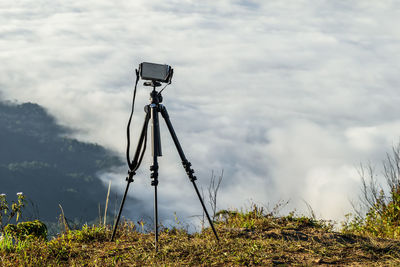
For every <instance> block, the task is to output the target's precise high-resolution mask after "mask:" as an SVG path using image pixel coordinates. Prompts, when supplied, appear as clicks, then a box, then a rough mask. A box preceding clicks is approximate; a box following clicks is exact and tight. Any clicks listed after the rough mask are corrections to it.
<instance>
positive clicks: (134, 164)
mask: <svg viewBox="0 0 400 267" xmlns="http://www.w3.org/2000/svg"><path fill="white" fill-rule="evenodd" d="M149 120H150V114H149V112H148V111H147V110H146V116H145V119H144V123H143V128H142V132H141V134H140V138H139V142H138V145H137V147H136V152H135V156H134V159H133V161H132V163H130V162H129V158H128V165H129V168H130V171H129V172H128V177H127V178H126V181H127V184H126V188H125V193H124V197H123V198H122V201H121V206H120V208H119V211H118V216H117V220H116V221H115V224H114V229H113V233H112V236H111V241H114V237H115V233H116V232H117V227H118V223H119V220H120V218H121V213H122V209H123V208H124V204H125V199H126V196H127V194H128V190H129V185H130V183H132V182H133V176H134V175H135V171H136V169H137V167H139V166H138V164H140V161H141V156H140V151H141V150H142V146H143V145H144V146H146V143H145V140H146V134H147V126H148V124H149Z"/></svg>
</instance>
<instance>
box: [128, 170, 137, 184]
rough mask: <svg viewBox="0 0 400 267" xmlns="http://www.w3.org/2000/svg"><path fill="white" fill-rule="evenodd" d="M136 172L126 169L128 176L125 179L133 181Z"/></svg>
mask: <svg viewBox="0 0 400 267" xmlns="http://www.w3.org/2000/svg"><path fill="white" fill-rule="evenodd" d="M135 174H136V172H134V171H128V177H126V181H127V182H128V183H132V182H133V176H134V175H135Z"/></svg>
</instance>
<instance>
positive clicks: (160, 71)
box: [139, 62, 174, 83]
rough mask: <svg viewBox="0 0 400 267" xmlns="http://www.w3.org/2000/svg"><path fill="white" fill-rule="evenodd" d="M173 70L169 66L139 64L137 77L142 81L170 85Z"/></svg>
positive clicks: (147, 63)
mask: <svg viewBox="0 0 400 267" xmlns="http://www.w3.org/2000/svg"><path fill="white" fill-rule="evenodd" d="M173 71H174V70H173V69H172V68H171V66H169V65H165V64H164V65H163V64H156V63H149V62H143V63H140V64H139V75H140V77H141V78H142V80H151V81H157V82H163V83H170V82H171V79H172V74H173Z"/></svg>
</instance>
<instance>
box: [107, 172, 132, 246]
mask: <svg viewBox="0 0 400 267" xmlns="http://www.w3.org/2000/svg"><path fill="white" fill-rule="evenodd" d="M134 174H135V173H134V172H132V171H129V176H128V177H126V181H127V184H126V188H125V193H124V197H123V198H122V202H121V206H120V208H119V212H118V217H117V220H116V222H115V224H114V229H113V233H112V236H111V242H112V241H114V237H115V233H116V232H117V227H118V223H119V219H120V218H121V213H122V209H123V207H124V204H125V199H126V195H127V194H128V190H129V185H130V184H131V182H133V175H134Z"/></svg>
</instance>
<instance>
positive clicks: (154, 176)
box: [150, 164, 158, 186]
mask: <svg viewBox="0 0 400 267" xmlns="http://www.w3.org/2000/svg"><path fill="white" fill-rule="evenodd" d="M150 171H151V174H150V178H151V179H153V180H152V181H151V185H152V186H157V185H158V164H155V165H152V166H150Z"/></svg>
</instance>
